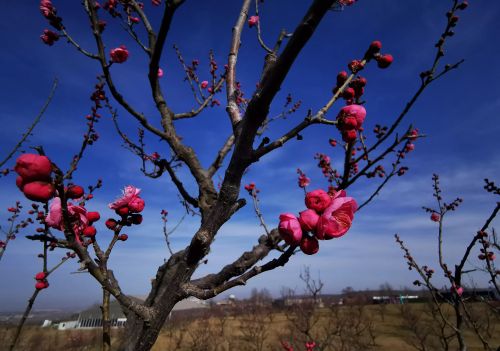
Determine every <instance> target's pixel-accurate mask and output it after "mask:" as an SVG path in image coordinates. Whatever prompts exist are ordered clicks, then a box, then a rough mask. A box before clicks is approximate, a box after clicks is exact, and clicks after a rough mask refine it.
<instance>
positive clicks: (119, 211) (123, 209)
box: [115, 206, 129, 216]
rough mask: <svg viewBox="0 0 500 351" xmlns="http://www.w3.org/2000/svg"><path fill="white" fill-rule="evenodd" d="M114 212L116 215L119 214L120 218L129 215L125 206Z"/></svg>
mask: <svg viewBox="0 0 500 351" xmlns="http://www.w3.org/2000/svg"><path fill="white" fill-rule="evenodd" d="M115 212H116V213H117V214H119V215H120V216H126V215H128V213H129V209H128V207H127V206H123V207H120V208H118V209H116V211H115Z"/></svg>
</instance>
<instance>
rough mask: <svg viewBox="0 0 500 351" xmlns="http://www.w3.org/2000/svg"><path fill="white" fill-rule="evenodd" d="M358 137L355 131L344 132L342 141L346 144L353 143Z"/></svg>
mask: <svg viewBox="0 0 500 351" xmlns="http://www.w3.org/2000/svg"><path fill="white" fill-rule="evenodd" d="M357 137H358V134H357V133H356V130H355V129H350V130H345V131H343V132H342V140H344V141H345V142H346V143H350V142H353V141H354V140H356V138H357Z"/></svg>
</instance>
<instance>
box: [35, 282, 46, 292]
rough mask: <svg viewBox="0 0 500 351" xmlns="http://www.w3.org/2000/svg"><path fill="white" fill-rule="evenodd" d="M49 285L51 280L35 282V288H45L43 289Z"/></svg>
mask: <svg viewBox="0 0 500 351" xmlns="http://www.w3.org/2000/svg"><path fill="white" fill-rule="evenodd" d="M48 287H49V282H47V281H43V282H37V283H36V284H35V288H36V289H37V290H43V289H47V288H48Z"/></svg>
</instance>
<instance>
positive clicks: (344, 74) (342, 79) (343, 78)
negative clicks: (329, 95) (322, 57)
mask: <svg viewBox="0 0 500 351" xmlns="http://www.w3.org/2000/svg"><path fill="white" fill-rule="evenodd" d="M347 77H348V76H347V72H346V71H341V72H339V74H337V86H339V87H340V86H341V85H342V84H344V83H345V81H346V80H347Z"/></svg>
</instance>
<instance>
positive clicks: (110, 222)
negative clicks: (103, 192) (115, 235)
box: [105, 218, 118, 230]
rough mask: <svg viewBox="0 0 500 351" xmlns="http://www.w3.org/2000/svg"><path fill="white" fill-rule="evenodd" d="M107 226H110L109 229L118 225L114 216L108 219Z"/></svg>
mask: <svg viewBox="0 0 500 351" xmlns="http://www.w3.org/2000/svg"><path fill="white" fill-rule="evenodd" d="M105 224H106V227H108V229H111V230H113V229H115V228H116V226H117V225H118V222H117V221H116V220H114V219H113V218H109V219H108V220H106V223H105Z"/></svg>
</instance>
